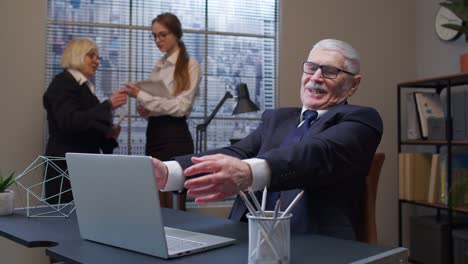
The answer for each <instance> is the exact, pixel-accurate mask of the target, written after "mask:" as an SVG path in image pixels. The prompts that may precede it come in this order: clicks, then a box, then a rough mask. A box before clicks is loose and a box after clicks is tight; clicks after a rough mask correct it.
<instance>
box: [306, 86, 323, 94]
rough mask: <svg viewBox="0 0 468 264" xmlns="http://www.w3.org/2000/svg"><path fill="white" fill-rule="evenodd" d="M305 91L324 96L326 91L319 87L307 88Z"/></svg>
mask: <svg viewBox="0 0 468 264" xmlns="http://www.w3.org/2000/svg"><path fill="white" fill-rule="evenodd" d="M306 89H307V90H308V91H309V92H310V93H311V94H326V93H327V91H326V90H325V89H322V88H319V87H312V88H307V87H306Z"/></svg>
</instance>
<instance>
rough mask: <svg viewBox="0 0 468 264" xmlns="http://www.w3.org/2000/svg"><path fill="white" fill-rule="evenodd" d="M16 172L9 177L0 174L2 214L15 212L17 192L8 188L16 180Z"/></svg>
mask: <svg viewBox="0 0 468 264" xmlns="http://www.w3.org/2000/svg"><path fill="white" fill-rule="evenodd" d="M14 175H15V173H14V172H12V173H11V174H10V176H8V177H6V176H5V177H4V176H2V175H0V215H9V214H12V213H13V209H14V207H15V193H14V192H13V191H12V190H7V188H8V187H10V186H11V185H12V184H13V183H14V182H15V180H16V179H15V178H14V177H13V176H14Z"/></svg>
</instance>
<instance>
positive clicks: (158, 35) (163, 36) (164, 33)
mask: <svg viewBox="0 0 468 264" xmlns="http://www.w3.org/2000/svg"><path fill="white" fill-rule="evenodd" d="M170 34H171V32H169V31H162V32H159V33H154V32H151V35H150V36H149V37H150V39H152V40H153V39H154V40H156V39H158V38H159V39H160V40H165V39H166V37H167V36H169V35H170Z"/></svg>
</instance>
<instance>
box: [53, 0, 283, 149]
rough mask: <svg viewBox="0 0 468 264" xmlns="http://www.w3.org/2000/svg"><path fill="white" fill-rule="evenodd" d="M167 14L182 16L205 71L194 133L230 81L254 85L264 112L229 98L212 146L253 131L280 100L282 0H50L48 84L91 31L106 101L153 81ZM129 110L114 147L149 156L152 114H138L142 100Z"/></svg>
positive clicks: (210, 136)
mask: <svg viewBox="0 0 468 264" xmlns="http://www.w3.org/2000/svg"><path fill="white" fill-rule="evenodd" d="M163 12H172V13H174V14H175V15H177V16H178V17H179V19H180V20H181V22H182V26H183V28H184V37H183V40H184V41H185V43H186V46H187V49H188V52H189V54H190V55H191V56H193V57H195V58H196V59H197V60H198V61H199V62H200V64H201V65H202V69H203V78H202V81H201V83H200V91H199V93H198V95H197V97H196V99H195V103H194V108H193V111H192V114H191V116H190V118H189V126H190V130H191V132H192V135H193V136H194V138H195V127H196V125H197V124H199V123H202V122H203V120H204V119H205V118H206V117H207V116H209V115H210V113H211V111H212V110H213V109H214V107H215V106H216V105H217V104H218V102H219V100H221V98H222V97H223V95H224V93H225V89H226V84H229V85H231V86H233V87H234V86H235V85H236V84H238V83H239V82H244V83H246V84H247V85H248V87H249V92H250V95H251V99H252V100H253V101H254V102H255V103H257V105H258V106H259V107H260V111H258V112H254V113H245V114H241V115H238V116H232V115H231V112H232V110H233V108H234V104H235V101H234V100H229V101H227V102H226V103H225V104H224V106H223V107H222V108H221V110H220V112H219V113H218V114H217V115H216V118H215V119H214V120H213V121H212V123H211V124H210V125H209V126H208V129H207V147H208V149H209V148H214V147H221V146H225V145H227V144H228V143H229V139H231V138H241V137H244V136H246V135H247V134H248V133H250V132H251V131H252V130H253V129H254V128H255V127H257V125H258V123H259V120H260V115H261V113H262V112H263V110H265V109H270V108H274V107H275V106H276V104H277V100H276V98H277V88H276V86H277V67H276V65H277V48H278V35H277V33H278V0H259V1H250V0H219V1H210V0H184V1H174V0H162V1H156V0H68V1H65V0H49V1H48V33H47V34H48V37H47V42H48V45H47V67H46V68H47V73H46V74H47V77H46V80H47V84H46V85H48V84H49V83H50V82H51V80H52V78H53V77H54V76H55V75H56V74H58V73H59V72H61V71H62V69H61V67H60V57H61V55H62V52H63V49H64V47H65V45H66V43H67V42H68V41H69V40H71V39H73V38H78V37H89V38H91V39H93V40H94V41H96V43H97V45H98V47H99V53H100V56H101V57H102V59H101V64H100V67H99V69H98V71H97V73H96V76H95V77H94V80H92V81H93V83H94V84H95V86H96V95H97V96H98V97H99V98H100V99H101V100H104V99H105V98H106V97H108V96H109V95H110V94H111V93H112V91H114V90H116V89H119V88H120V87H122V83H124V82H127V81H140V80H144V79H147V78H148V77H149V75H150V73H151V70H152V68H153V66H154V65H155V62H156V61H157V60H158V59H159V58H160V57H161V56H162V54H161V52H159V50H158V49H157V47H156V46H155V44H154V42H153V40H152V39H150V37H149V36H150V33H151V31H150V30H151V29H150V26H151V25H150V24H151V20H152V19H153V18H154V17H156V16H157V15H158V14H160V13H163ZM124 110H125V111H127V112H128V113H127V118H126V119H124V121H123V122H122V124H121V125H122V132H121V134H120V136H119V145H120V146H119V148H118V149H116V150H115V151H114V153H121V154H144V152H145V151H144V145H145V130H146V120H144V119H142V118H140V117H139V116H138V114H137V113H136V110H135V100H134V99H131V100H130V102H129V104H128V106H127V108H126V109H124ZM118 111H122V110H118ZM118 111H117V113H116V115H118V114H119V112H118ZM116 118H117V117H116Z"/></svg>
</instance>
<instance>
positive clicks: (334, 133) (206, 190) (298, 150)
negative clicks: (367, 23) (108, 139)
mask: <svg viewBox="0 0 468 264" xmlns="http://www.w3.org/2000/svg"><path fill="white" fill-rule="evenodd" d="M302 66H303V74H302V80H301V101H302V107H298V108H280V109H275V110H266V111H265V112H264V113H263V115H262V123H261V124H260V126H259V127H258V128H257V129H256V130H255V131H254V132H252V133H251V134H250V135H249V136H247V137H246V138H244V139H243V140H241V141H239V142H238V143H236V144H235V145H232V146H229V147H225V148H222V149H217V150H212V151H208V152H206V153H202V156H200V157H195V156H193V155H188V156H182V157H175V161H169V162H164V163H163V162H161V161H159V160H154V162H153V163H154V168H155V174H156V177H157V181H158V186H160V188H161V189H162V190H165V191H171V190H178V189H181V188H182V187H185V188H186V189H188V195H189V196H192V197H195V201H196V202H199V203H205V202H212V201H219V200H222V199H224V198H226V197H229V196H232V195H235V194H237V193H238V191H243V190H246V189H247V188H248V187H252V188H253V189H254V190H255V191H258V190H261V189H263V188H264V187H265V186H267V187H268V190H269V195H270V197H269V198H268V200H269V205H268V207H269V208H267V209H272V205H274V201H275V200H276V199H278V198H277V197H278V196H279V197H281V198H280V199H281V205H282V208H283V209H284V208H286V207H287V206H288V203H290V202H291V201H292V199H293V198H294V196H295V195H296V194H297V193H298V192H299V191H301V190H304V196H303V198H302V200H301V201H300V202H299V204H298V205H297V206H296V207H294V209H293V211H292V213H293V218H292V223H291V228H292V232H312V233H317V234H322V235H328V236H334V237H339V238H345V239H355V227H356V224H357V221H358V218H357V217H358V213H359V209H358V208H359V202H360V197H361V194H362V192H363V189H364V186H365V177H366V175H367V173H368V170H369V167H370V164H371V162H372V158H373V156H374V153H375V151H376V149H377V146H378V145H379V143H380V139H381V136H382V130H383V128H382V120H381V118H380V116H379V114H378V113H377V112H376V111H375V110H374V109H372V108H369V107H364V106H356V105H350V104H348V103H347V98H348V97H350V96H352V95H353V94H354V93H355V92H356V90H357V88H358V86H359V83H360V81H361V75H359V70H360V60H359V56H358V54H357V52H356V51H355V50H354V48H353V47H351V46H350V45H349V44H347V43H345V42H342V41H339V40H334V39H325V40H322V41H319V42H318V43H317V44H316V45H314V47H313V48H312V50H311V51H310V54H309V57H308V58H307V61H306V62H304V63H303V65H302ZM183 169H185V170H183ZM200 175H202V176H200ZM184 176H185V177H189V179H188V180H186V178H185V177H184ZM191 176H198V177H191ZM274 191H276V192H281V195H278V194H277V193H274ZM272 201H273V202H272ZM245 213H246V207H245V205H244V203H243V202H242V200H241V199H240V198H239V197H237V198H236V201H235V203H234V205H233V208H232V210H231V213H230V216H229V217H230V218H231V219H233V220H243V219H245Z"/></svg>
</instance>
